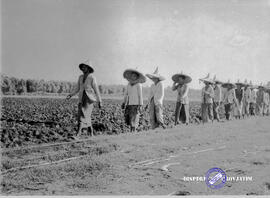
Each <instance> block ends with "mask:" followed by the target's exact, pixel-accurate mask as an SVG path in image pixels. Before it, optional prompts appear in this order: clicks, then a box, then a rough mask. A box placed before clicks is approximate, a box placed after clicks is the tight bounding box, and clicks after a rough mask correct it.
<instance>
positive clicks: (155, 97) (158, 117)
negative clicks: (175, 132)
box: [145, 68, 166, 129]
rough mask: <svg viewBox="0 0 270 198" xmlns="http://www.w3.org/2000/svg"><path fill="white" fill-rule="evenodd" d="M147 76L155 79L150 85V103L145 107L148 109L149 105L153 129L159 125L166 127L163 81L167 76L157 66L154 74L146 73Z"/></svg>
mask: <svg viewBox="0 0 270 198" xmlns="http://www.w3.org/2000/svg"><path fill="white" fill-rule="evenodd" d="M146 76H147V77H148V78H149V79H151V80H152V81H153V84H152V85H151V87H150V95H149V99H148V104H147V105H146V107H145V110H146V109H147V108H148V106H149V115H150V124H151V127H152V129H155V128H157V127H162V128H163V129H165V128H166V127H165V125H164V121H163V99H164V85H163V82H162V81H163V80H165V78H164V77H163V76H161V75H160V74H159V73H158V68H156V70H155V72H154V73H153V74H146Z"/></svg>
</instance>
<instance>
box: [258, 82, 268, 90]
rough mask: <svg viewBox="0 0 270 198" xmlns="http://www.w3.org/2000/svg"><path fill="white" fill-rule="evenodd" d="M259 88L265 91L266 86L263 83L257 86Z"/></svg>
mask: <svg viewBox="0 0 270 198" xmlns="http://www.w3.org/2000/svg"><path fill="white" fill-rule="evenodd" d="M257 87H258V88H262V89H265V88H266V86H264V85H263V84H262V83H261V84H260V85H258V86H257Z"/></svg>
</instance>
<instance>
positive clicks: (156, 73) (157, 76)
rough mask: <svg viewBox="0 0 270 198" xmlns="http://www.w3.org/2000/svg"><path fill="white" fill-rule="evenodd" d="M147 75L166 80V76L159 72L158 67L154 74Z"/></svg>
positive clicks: (151, 77)
mask: <svg viewBox="0 0 270 198" xmlns="http://www.w3.org/2000/svg"><path fill="white" fill-rule="evenodd" d="M146 76H147V77H148V78H150V79H151V80H152V79H154V78H157V79H158V80H160V81H162V80H165V77H164V76H161V75H160V74H159V72H158V67H157V68H156V70H155V71H154V73H153V74H146Z"/></svg>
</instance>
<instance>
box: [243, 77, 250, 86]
mask: <svg viewBox="0 0 270 198" xmlns="http://www.w3.org/2000/svg"><path fill="white" fill-rule="evenodd" d="M244 86H245V87H250V83H248V81H247V79H246V80H245V81H244Z"/></svg>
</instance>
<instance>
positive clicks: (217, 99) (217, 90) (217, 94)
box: [213, 81, 222, 122]
mask: <svg viewBox="0 0 270 198" xmlns="http://www.w3.org/2000/svg"><path fill="white" fill-rule="evenodd" d="M214 82H215V85H214V102H213V113H214V119H217V121H218V122H219V121H220V118H219V108H220V104H221V101H222V90H221V84H222V82H220V81H214Z"/></svg>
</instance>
